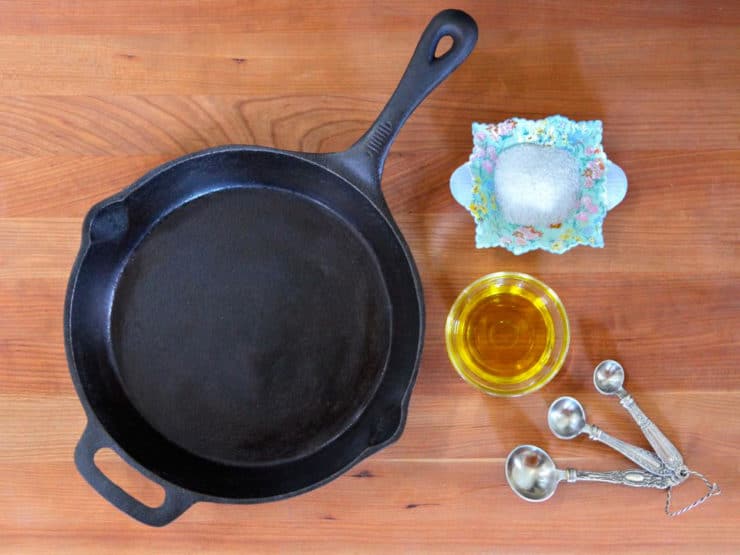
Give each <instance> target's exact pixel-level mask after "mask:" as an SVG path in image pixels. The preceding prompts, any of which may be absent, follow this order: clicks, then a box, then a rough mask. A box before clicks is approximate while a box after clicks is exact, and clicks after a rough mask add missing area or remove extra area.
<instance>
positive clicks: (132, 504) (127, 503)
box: [75, 422, 195, 526]
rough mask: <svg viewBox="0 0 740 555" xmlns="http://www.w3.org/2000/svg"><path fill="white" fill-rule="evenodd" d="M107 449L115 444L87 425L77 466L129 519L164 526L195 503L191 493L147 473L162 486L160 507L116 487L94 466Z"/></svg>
mask: <svg viewBox="0 0 740 555" xmlns="http://www.w3.org/2000/svg"><path fill="white" fill-rule="evenodd" d="M104 447H108V448H113V445H112V442H111V441H110V440H108V439H107V437H106V434H105V433H104V432H102V431H101V430H100V429H99V428H98V426H97V425H95V424H93V423H90V422H88V424H87V427H86V428H85V431H84V432H83V434H82V437H81V438H80V441H79V442H78V443H77V447H76V448H75V465H76V466H77V470H78V471H79V472H80V474H81V475H82V477H83V478H84V479H85V480H86V481H87V483H88V484H90V485H91V486H92V487H93V489H95V491H97V492H98V493H99V494H100V495H101V496H103V498H105V500H106V501H108V502H109V503H111V504H112V505H113V506H114V507H116V508H117V509H119V510H121V511H123V512H124V513H126V514H127V515H129V516H130V517H133V518H135V519H136V520H138V521H139V522H142V523H144V524H148V525H149V526H164V525H165V524H169V523H170V522H172V521H173V520H175V519H176V518H177V517H179V516H180V515H181V514H182V513H184V512H185V511H186V510H187V509H188V508H189V507H190V506H191V505H192V504H193V503H194V502H195V499H194V498H193V496H192V495H191V494H190V493H188V492H186V491H184V490H182V489H180V488H177V487H175V486H173V485H171V484H166V483H162V482H161V481H160V480H157V479H156V478H154V477H153V476H152V475H149V474H148V473H147V474H145V475H146V477H147V478H149V479H150V480H152V481H154V482H155V483H157V484H159V485H161V486H162V488H163V489H164V491H165V499H164V502H163V503H162V505H161V506H159V507H149V506H148V505H145V504H144V503H142V502H141V501H139V500H138V499H136V498H134V497H132V496H131V495H129V494H128V493H126V492H125V491H124V490H122V489H121V488H120V487H119V486H117V485H116V484H114V483H113V482H112V481H111V479H110V478H108V477H107V476H106V475H105V474H103V472H101V470H100V468H98V466H97V465H96V464H95V460H94V459H95V453H97V452H98V451H99V450H100V449H102V448H104ZM119 455H120V453H119Z"/></svg>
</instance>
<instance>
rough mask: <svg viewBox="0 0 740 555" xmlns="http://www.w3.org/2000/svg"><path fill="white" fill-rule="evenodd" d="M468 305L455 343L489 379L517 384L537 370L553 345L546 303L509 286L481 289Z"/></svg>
mask: <svg viewBox="0 0 740 555" xmlns="http://www.w3.org/2000/svg"><path fill="white" fill-rule="evenodd" d="M476 296H477V298H470V299H468V302H467V303H466V306H465V307H464V309H463V311H462V313H461V314H460V317H459V319H458V321H457V326H456V329H455V330H454V332H453V333H452V334H451V336H450V339H451V342H452V344H451V347H452V349H453V350H454V351H456V352H457V354H458V355H459V356H460V358H461V359H462V360H463V361H464V362H465V364H466V366H467V367H468V369H469V370H470V371H471V372H473V373H474V374H476V375H477V376H479V377H480V378H482V379H484V380H486V381H488V382H493V383H496V382H502V383H505V382H509V383H512V382H519V381H524V380H526V379H528V378H529V377H531V376H532V375H534V374H536V373H537V372H539V371H540V370H541V369H542V367H543V365H544V364H546V362H547V361H548V360H549V358H550V355H551V351H552V346H553V338H552V336H553V334H554V330H553V327H554V326H553V321H552V318H551V317H550V314H549V313H548V312H547V310H546V307H545V306H544V303H542V301H540V300H539V299H538V298H537V297H535V296H534V295H531V294H530V293H528V292H527V291H525V290H523V289H521V288H516V287H508V288H506V289H503V290H498V289H493V290H491V289H488V290H484V291H480V292H478V294H477V295H476Z"/></svg>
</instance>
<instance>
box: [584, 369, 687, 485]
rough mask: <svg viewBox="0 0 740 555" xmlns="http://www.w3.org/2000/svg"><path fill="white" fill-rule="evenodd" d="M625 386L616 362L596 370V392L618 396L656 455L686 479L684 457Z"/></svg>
mask: <svg viewBox="0 0 740 555" xmlns="http://www.w3.org/2000/svg"><path fill="white" fill-rule="evenodd" d="M623 384H624V368H622V365H621V364H619V363H618V362H617V361H616V360H604V361H602V362H600V363H599V365H598V366H597V367H596V369H595V370H594V385H595V386H596V390H597V391H598V392H599V393H601V394H603V395H616V396H617V397H619V404H620V405H622V406H623V407H624V408H625V410H626V411H627V412H628V413H629V415H630V416H631V417H632V418H633V419H634V421H635V422H637V425H638V426H640V429H641V430H642V433H643V435H644V436H645V438H646V439H647V440H648V442H649V443H650V445H652V447H653V449H655V454H656V455H658V457H659V458H660V460H662V461H663V462H664V463H665V465H666V466H667V467H668V469H669V470H671V471H672V472H674V473H675V474H676V475H677V476H680V477H682V478H686V477H687V476H688V468H686V466H685V465H684V463H683V457H682V456H681V453H679V452H678V449H676V447H675V445H673V444H672V443H671V442H670V441H669V439H668V438H667V437H666V436H665V435H664V434H663V432H661V431H660V430H659V429H658V427H657V426H656V425H655V424H654V423H653V421H652V420H650V419H649V418H648V417H647V416H646V415H645V413H644V412H642V409H640V407H639V406H637V403H636V402H635V399H634V398H633V397H632V395H630V394H629V393H627V391H626V390H625V389H624V387H622V386H623Z"/></svg>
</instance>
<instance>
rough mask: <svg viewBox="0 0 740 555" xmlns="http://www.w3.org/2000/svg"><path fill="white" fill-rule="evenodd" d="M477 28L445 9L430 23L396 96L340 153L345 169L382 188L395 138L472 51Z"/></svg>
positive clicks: (465, 17)
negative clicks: (441, 47)
mask: <svg viewBox="0 0 740 555" xmlns="http://www.w3.org/2000/svg"><path fill="white" fill-rule="evenodd" d="M446 36H449V37H451V38H452V46H451V47H450V49H449V50H447V52H445V53H444V54H442V55H441V56H439V57H435V55H434V52H435V50H436V49H437V45H438V44H439V41H440V40H441V39H442V38H443V37H446ZM477 40H478V26H477V25H476V23H475V21H474V20H473V18H472V17H470V16H469V15H468V14H466V13H465V12H463V11H460V10H444V11H442V12H440V13H438V14H437V15H436V16H434V18H433V19H432V20H431V21H430V22H429V25H428V26H427V28H426V29H425V30H424V33H423V34H422V35H421V39H419V44H418V45H417V46H416V50H415V51H414V54H413V56H412V57H411V61H410V62H409V65H408V67H407V68H406V72H405V73H404V74H403V77H402V78H401V81H400V82H399V83H398V86H397V87H396V90H395V92H394V93H393V96H391V98H390V100H389V101H388V104H386V106H385V108H383V111H382V112H381V113H380V115H379V116H378V118H377V119H376V120H375V122H374V123H373V125H372V126H371V127H370V129H368V131H367V132H366V133H365V134H364V135H363V136H362V138H360V140H359V141H357V143H355V144H354V145H353V146H352V147H351V148H350V149H349V150H348V151H346V152H343V153H341V154H339V158H340V159H341V162H342V163H343V164H342V165H344V166H345V167H347V166H349V169H350V170H351V171H352V173H353V174H354V176H353V177H356V178H358V179H360V180H362V181H363V182H366V183H368V184H369V185H370V186H371V188H373V189H375V190H378V191H379V188H380V178H381V175H382V173H383V165H384V164H385V158H386V156H387V155H388V151H389V150H390V147H391V144H392V143H393V139H395V137H396V135H397V134H398V132H399V131H400V129H401V127H402V126H403V124H404V122H405V121H406V119H407V118H408V117H409V116H410V115H411V113H412V112H413V111H414V109H415V108H416V107H417V106H418V105H419V104H420V103H421V101H422V100H424V99H425V98H426V97H427V96H428V95H429V93H431V92H432V91H433V90H434V88H435V87H436V86H437V85H439V84H440V83H441V82H442V81H444V79H445V78H447V76H449V75H450V74H451V73H452V72H453V71H454V70H455V69H457V67H458V66H459V65H460V64H461V63H462V62H463V61H465V59H466V58H467V57H468V56H469V55H470V53H471V52H472V51H473V47H474V46H475V43H476V41H477Z"/></svg>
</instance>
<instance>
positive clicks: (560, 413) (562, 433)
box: [547, 397, 586, 439]
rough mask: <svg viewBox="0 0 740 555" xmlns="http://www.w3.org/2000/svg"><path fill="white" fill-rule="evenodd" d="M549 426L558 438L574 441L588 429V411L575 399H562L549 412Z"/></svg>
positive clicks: (556, 401)
mask: <svg viewBox="0 0 740 555" xmlns="http://www.w3.org/2000/svg"><path fill="white" fill-rule="evenodd" d="M547 424H548V425H549V426H550V431H552V433H553V434H555V436H556V437H559V438H560V439H573V438H574V437H576V436H578V434H580V433H581V432H582V431H583V429H584V428H585V427H586V411H585V410H584V408H583V405H581V403H579V402H578V401H577V400H576V399H574V398H573V397H560V398H559V399H556V400H555V401H554V402H553V403H552V405H550V410H548V411H547Z"/></svg>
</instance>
